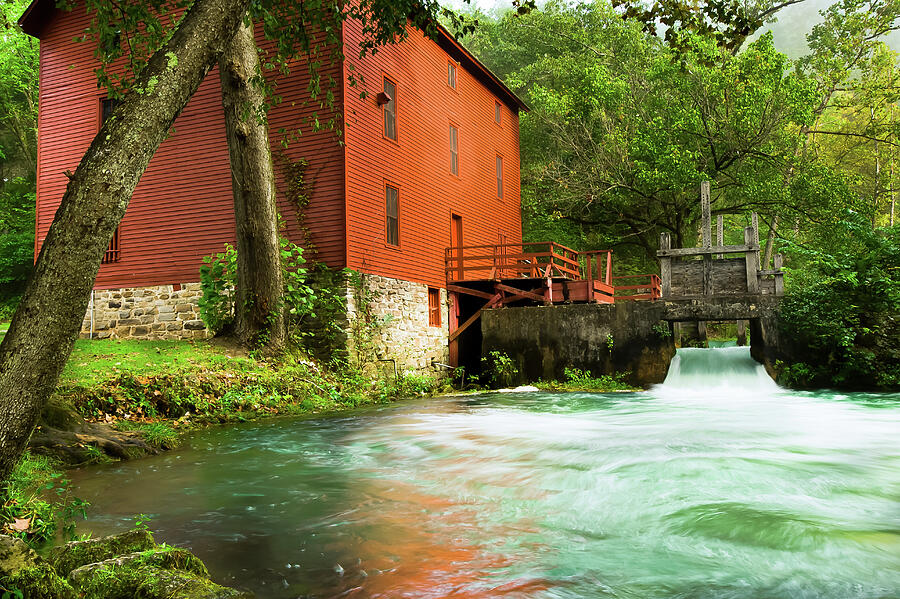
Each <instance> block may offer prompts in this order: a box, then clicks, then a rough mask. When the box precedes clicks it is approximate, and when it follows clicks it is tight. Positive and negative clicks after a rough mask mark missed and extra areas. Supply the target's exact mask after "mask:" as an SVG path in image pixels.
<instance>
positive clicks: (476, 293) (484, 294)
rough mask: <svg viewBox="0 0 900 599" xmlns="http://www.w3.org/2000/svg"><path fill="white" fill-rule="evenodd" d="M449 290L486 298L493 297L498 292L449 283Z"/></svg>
mask: <svg viewBox="0 0 900 599" xmlns="http://www.w3.org/2000/svg"><path fill="white" fill-rule="evenodd" d="M447 291H450V292H453V293H462V294H465V295H474V296H475V297H480V298H484V299H491V298H492V297H494V296H495V295H497V294H496V293H488V292H487V291H479V290H477V289H469V288H468V287H460V286H459V285H447Z"/></svg>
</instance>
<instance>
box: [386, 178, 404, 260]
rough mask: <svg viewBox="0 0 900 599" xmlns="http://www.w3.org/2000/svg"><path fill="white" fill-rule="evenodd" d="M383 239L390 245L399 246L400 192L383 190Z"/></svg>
mask: <svg viewBox="0 0 900 599" xmlns="http://www.w3.org/2000/svg"><path fill="white" fill-rule="evenodd" d="M384 212H385V239H386V240H387V242H388V243H389V244H390V245H400V191H399V190H398V189H397V188H396V187H391V186H390V185H386V186H385V188H384Z"/></svg>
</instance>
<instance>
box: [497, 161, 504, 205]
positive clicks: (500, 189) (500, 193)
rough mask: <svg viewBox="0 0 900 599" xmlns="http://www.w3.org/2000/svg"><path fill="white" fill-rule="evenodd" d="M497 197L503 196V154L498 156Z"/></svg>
mask: <svg viewBox="0 0 900 599" xmlns="http://www.w3.org/2000/svg"><path fill="white" fill-rule="evenodd" d="M497 197H498V198H502V197H503V156H497Z"/></svg>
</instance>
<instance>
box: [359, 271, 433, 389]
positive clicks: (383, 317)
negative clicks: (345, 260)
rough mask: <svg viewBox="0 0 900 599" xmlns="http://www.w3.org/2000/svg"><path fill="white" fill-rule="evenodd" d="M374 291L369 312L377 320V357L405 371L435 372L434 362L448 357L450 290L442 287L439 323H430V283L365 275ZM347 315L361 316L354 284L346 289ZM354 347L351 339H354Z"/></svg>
mask: <svg viewBox="0 0 900 599" xmlns="http://www.w3.org/2000/svg"><path fill="white" fill-rule="evenodd" d="M362 280H363V284H364V285H366V286H367V288H368V289H369V291H370V292H371V295H370V297H371V301H370V314H371V316H372V317H374V321H375V322H376V323H377V325H376V326H374V327H373V330H372V336H373V339H372V342H373V344H374V346H375V353H376V357H377V358H380V359H393V360H396V363H397V368H398V369H399V370H401V371H403V372H414V371H418V372H420V373H425V372H429V373H434V372H435V370H436V369H435V367H434V366H432V362H433V361H434V362H438V363H442V364H446V363H447V360H448V350H447V338H448V335H449V327H448V322H449V318H448V308H447V291H446V290H445V289H441V290H440V297H441V299H440V309H441V324H440V326H431V325H429V320H428V286H427V285H423V284H421V283H413V282H411V281H403V280H400V279H390V278H387V277H382V276H379V275H372V274H366V275H363V279H362ZM347 316H348V319H349V320H353V319H354V318H357V317H358V316H359V314H358V311H357V307H356V305H355V294H354V290H353V288H352V286H348V289H347ZM351 350H352V341H351Z"/></svg>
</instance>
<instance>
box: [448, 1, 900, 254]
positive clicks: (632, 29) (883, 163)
mask: <svg viewBox="0 0 900 599" xmlns="http://www.w3.org/2000/svg"><path fill="white" fill-rule="evenodd" d="M662 4H665V3H662ZM708 4H710V5H711V4H714V3H708ZM719 4H723V3H719ZM763 4H765V3H760V6H758V7H757V8H759V9H760V10H762V11H763V12H764V11H765V10H768V8H765V7H764V6H763ZM770 7H771V6H770ZM720 16H721V15H720ZM822 16H823V18H824V22H823V23H822V24H821V25H819V26H817V27H815V28H814V29H813V30H812V32H811V33H810V35H809V37H808V43H809V46H810V53H809V55H807V56H805V57H804V58H802V59H800V60H799V61H791V60H789V59H788V58H787V56H785V55H784V54H782V53H780V52H779V51H778V49H777V48H775V46H774V44H773V41H772V38H771V37H770V36H769V35H762V36H760V37H758V38H757V39H755V40H754V41H752V42H750V43H745V44H744V45H743V46H742V47H741V48H740V51H736V48H733V47H729V44H727V43H725V44H723V43H720V42H722V37H721V36H719V35H714V34H712V33H711V32H710V30H709V28H707V27H699V26H687V27H684V29H683V30H682V31H681V32H680V33H679V38H678V44H677V46H676V47H673V46H672V45H670V44H668V43H665V42H664V41H662V40H660V39H658V38H657V37H655V36H653V35H650V34H648V33H647V32H646V31H645V28H646V23H645V22H643V21H641V20H633V19H623V18H622V16H621V13H620V12H617V11H616V10H614V9H613V8H612V7H611V6H610V5H609V4H607V3H605V2H593V3H583V4H569V3H562V2H553V1H551V2H548V3H547V4H546V5H545V6H544V7H543V8H542V10H539V11H532V12H530V13H529V14H527V15H524V16H522V15H517V14H513V13H505V14H501V15H499V16H490V15H484V14H477V17H478V19H479V23H480V26H479V28H478V30H477V31H476V32H475V33H474V34H472V35H471V36H469V37H468V38H467V39H466V40H465V41H466V43H467V44H468V46H469V47H470V48H472V49H473V50H474V51H475V52H476V53H477V54H478V55H479V56H480V57H481V58H482V59H483V60H484V61H485V62H486V63H487V64H488V66H490V67H491V68H492V69H493V70H495V71H496V72H497V73H498V74H500V75H501V76H502V77H504V78H505V80H506V81H507V83H509V85H510V86H511V87H512V88H513V89H515V90H516V91H517V92H518V93H519V94H521V95H523V97H524V98H525V100H526V101H527V103H528V104H529V105H530V106H531V107H532V111H531V112H530V113H528V114H523V115H522V116H521V129H522V131H521V140H522V182H523V204H524V207H523V212H524V214H523V216H524V219H525V223H526V236H528V237H529V238H530V239H532V240H538V239H546V238H554V239H556V240H558V241H561V242H563V243H568V244H572V245H574V246H575V247H579V248H585V249H591V248H606V247H614V248H615V249H616V250H617V255H618V256H619V257H620V265H621V264H622V262H621V259H622V258H626V259H627V260H629V261H631V262H634V263H637V264H639V265H640V266H639V268H640V269H642V270H648V269H652V268H654V267H655V260H654V259H653V258H654V256H655V250H656V246H657V243H658V237H659V233H660V232H662V231H668V232H670V233H671V234H672V236H673V241H674V243H675V244H676V245H688V246H689V245H693V243H694V242H695V240H696V236H697V224H698V217H699V202H698V186H699V182H700V181H702V180H711V181H712V182H713V198H712V206H713V211H714V213H716V214H721V215H724V216H725V217H726V223H727V224H730V227H727V228H730V229H731V230H732V231H734V233H733V234H734V235H740V228H741V227H743V226H745V225H746V224H749V212H750V211H756V212H758V213H760V214H761V216H762V221H763V226H762V232H763V234H765V233H766V232H767V231H768V230H769V229H770V228H771V229H775V228H777V222H778V221H779V220H780V222H781V223H782V225H784V224H787V225H788V227H785V226H782V227H781V228H780V229H778V230H777V233H778V234H779V235H781V236H783V237H788V238H792V237H796V236H797V235H798V234H800V235H801V236H802V234H803V233H804V232H805V231H806V230H808V229H809V228H810V227H811V226H812V225H813V224H815V223H821V222H825V221H831V220H833V219H834V218H835V216H836V215H838V214H839V213H840V211H841V210H843V208H844V207H853V208H854V209H856V210H857V211H858V212H860V213H862V214H865V215H866V216H867V217H868V218H869V219H870V220H872V221H873V222H878V223H885V222H886V221H888V220H889V219H890V214H891V210H892V206H893V205H894V198H893V193H892V191H891V190H892V189H893V185H894V183H893V181H894V169H893V166H892V165H893V151H894V148H895V145H893V141H891V140H892V139H893V137H892V136H893V134H894V129H895V128H894V127H893V120H892V119H893V112H892V110H891V108H890V106H892V105H893V102H894V101H895V100H896V89H897V80H896V77H897V74H896V73H895V72H894V70H893V69H892V68H891V67H890V65H893V64H894V62H896V55H895V54H894V53H893V52H892V51H891V50H890V49H888V48H887V46H885V45H884V43H883V41H881V40H882V37H883V35H884V34H885V33H886V32H888V31H890V30H891V29H893V28H896V26H897V24H898V16H900V7H898V6H894V5H890V6H887V5H884V6H882V5H880V4H879V5H878V6H875V5H874V4H872V3H868V2H863V1H857V0H846V1H841V2H838V3H836V4H834V5H833V6H832V7H830V8H829V9H828V10H827V11H824V12H823V15H822ZM738 17H740V15H738ZM723 18H724V17H723ZM736 18H737V17H736ZM751 20H752V21H753V22H754V23H757V25H758V24H759V23H760V21H759V19H758V18H757V17H754V18H753V19H751ZM737 21H738V22H741V19H740V18H737ZM695 25H696V24H695ZM720 29H722V28H719V29H716V30H717V31H718V30H720ZM722 30H727V27H725V28H724V29H722ZM863 73H865V74H866V76H862V74H863ZM731 241H732V242H736V241H738V239H732V240H731ZM807 241H808V240H807Z"/></svg>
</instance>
